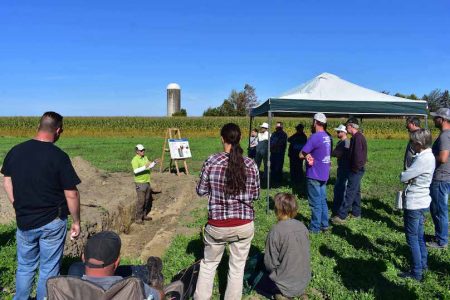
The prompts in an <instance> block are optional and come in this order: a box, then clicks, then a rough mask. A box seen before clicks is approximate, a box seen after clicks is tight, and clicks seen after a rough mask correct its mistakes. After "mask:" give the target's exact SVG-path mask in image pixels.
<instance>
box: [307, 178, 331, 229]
mask: <svg viewBox="0 0 450 300" xmlns="http://www.w3.org/2000/svg"><path fill="white" fill-rule="evenodd" d="M306 187H307V190H308V202H309V207H311V224H310V225H309V231H311V232H313V233H318V232H320V229H323V228H327V227H328V206H327V182H326V181H320V180H315V179H311V178H307V179H306Z"/></svg>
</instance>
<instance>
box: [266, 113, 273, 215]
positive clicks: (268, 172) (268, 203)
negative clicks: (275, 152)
mask: <svg viewBox="0 0 450 300" xmlns="http://www.w3.org/2000/svg"><path fill="white" fill-rule="evenodd" d="M268 117H269V129H268V130H269V140H268V143H267V148H268V149H267V172H266V173H267V174H266V176H267V203H266V213H267V214H268V213H269V206H270V199H269V198H270V137H271V136H270V135H271V131H270V130H271V129H272V112H271V111H269V113H268Z"/></svg>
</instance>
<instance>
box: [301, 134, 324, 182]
mask: <svg viewBox="0 0 450 300" xmlns="http://www.w3.org/2000/svg"><path fill="white" fill-rule="evenodd" d="M302 152H305V153H306V154H311V156H312V157H313V158H314V164H313V165H312V166H309V165H308V163H306V177H307V178H310V179H316V180H321V181H327V180H328V177H329V176H330V167H331V159H330V154H331V140H330V137H329V136H328V134H327V133H326V132H325V131H319V132H316V133H314V134H312V135H311V136H310V137H309V139H308V141H307V142H306V145H305V146H304V147H303V149H302Z"/></svg>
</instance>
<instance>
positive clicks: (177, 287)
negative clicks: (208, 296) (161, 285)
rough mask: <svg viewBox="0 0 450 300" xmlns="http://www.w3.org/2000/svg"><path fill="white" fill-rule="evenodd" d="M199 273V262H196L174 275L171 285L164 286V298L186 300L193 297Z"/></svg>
mask: <svg viewBox="0 0 450 300" xmlns="http://www.w3.org/2000/svg"><path fill="white" fill-rule="evenodd" d="M199 271H200V261H196V262H195V263H194V264H192V265H191V266H189V267H188V268H186V269H184V270H181V271H180V272H178V274H176V275H175V276H174V277H173V279H172V283H171V284H169V285H168V286H166V288H165V289H164V292H165V294H166V298H168V299H176V300H187V299H191V298H192V297H193V296H194V293H195V288H196V287H197V279H198V273H199Z"/></svg>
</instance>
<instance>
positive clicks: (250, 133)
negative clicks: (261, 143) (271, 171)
mask: <svg viewBox="0 0 450 300" xmlns="http://www.w3.org/2000/svg"><path fill="white" fill-rule="evenodd" d="M252 125H253V117H252V116H250V126H249V129H248V149H250V139H251V137H252Z"/></svg>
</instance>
